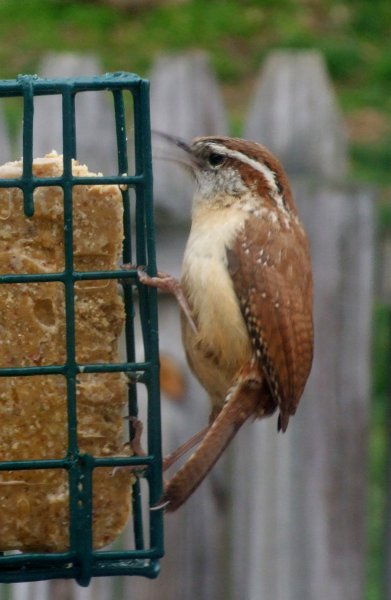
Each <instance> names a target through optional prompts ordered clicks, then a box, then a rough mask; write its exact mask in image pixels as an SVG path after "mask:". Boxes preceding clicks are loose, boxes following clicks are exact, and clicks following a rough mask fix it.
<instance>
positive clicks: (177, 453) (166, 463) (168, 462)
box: [163, 425, 210, 471]
mask: <svg viewBox="0 0 391 600" xmlns="http://www.w3.org/2000/svg"><path fill="white" fill-rule="evenodd" d="M209 427H210V426H209V425H207V426H206V427H204V428H203V429H201V431H198V432H197V433H196V434H194V435H193V436H192V437H191V438H190V439H189V440H187V441H186V442H185V443H184V444H181V445H180V446H179V447H178V448H176V450H174V451H173V452H171V453H170V454H167V456H165V457H164V459H163V471H167V469H169V468H170V467H172V465H173V464H174V463H176V461H177V460H179V459H180V458H181V457H182V456H183V455H184V454H186V452H189V450H191V449H192V448H194V446H196V445H197V444H199V443H200V442H201V441H202V440H203V439H204V437H205V435H206V434H207V432H208V430H209Z"/></svg>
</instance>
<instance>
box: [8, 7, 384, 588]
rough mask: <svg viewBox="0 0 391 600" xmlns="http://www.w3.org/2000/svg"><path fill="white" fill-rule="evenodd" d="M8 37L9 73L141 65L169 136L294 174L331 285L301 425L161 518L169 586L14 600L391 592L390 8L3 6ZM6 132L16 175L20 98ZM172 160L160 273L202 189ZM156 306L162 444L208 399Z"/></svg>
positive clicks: (323, 276)
mask: <svg viewBox="0 0 391 600" xmlns="http://www.w3.org/2000/svg"><path fill="white" fill-rule="evenodd" d="M0 32H1V36H0V77H1V78H5V79H7V78H10V79H11V78H15V77H16V76H17V75H18V74H19V73H38V74H39V75H42V76H51V77H57V76H58V77H61V76H77V75H78V74H79V75H86V74H87V75H90V74H91V75H93V74H100V73H104V72H106V71H119V70H125V71H132V72H136V73H138V74H139V75H142V76H145V77H150V79H151V110H152V124H153V126H154V127H156V129H160V130H162V131H166V132H168V133H172V134H178V135H182V136H183V137H185V138H190V137H192V136H194V135H198V134H215V133H229V134H230V135H236V136H244V137H248V138H252V139H256V140H258V141H261V142H263V143H265V145H268V146H269V147H270V148H271V149H272V150H274V151H275V152H276V154H278V156H280V158H281V159H282V162H283V163H284V165H285V166H286V168H287V170H288V173H289V174H290V177H291V179H292V182H293V187H294V191H295V196H296V198H297V202H298V206H299V209H300V213H301V215H302V218H303V221H304V222H305V224H306V226H307V229H308V231H309V235H310V239H311V243H312V246H313V258H314V271H315V283H316V284H317V290H318V291H317V296H316V322H317V353H316V357H315V364H314V372H313V376H312V378H311V380H310V382H309V385H308V388H307V391H306V395H305V398H304V399H303V408H300V410H299V411H298V415H297V417H296V418H295V419H294V423H292V427H291V426H290V429H291V430H290V431H289V432H288V434H287V436H285V437H284V438H282V437H280V436H278V438H277V436H276V434H275V423H274V421H273V422H267V423H262V424H257V425H254V426H252V425H250V426H249V428H246V429H245V430H243V431H242V432H241V435H242V437H241V440H239V441H238V442H237V443H235V445H234V449H231V450H230V452H229V453H228V456H227V457H226V458H225V459H224V460H223V462H222V464H221V465H219V468H218V469H216V471H215V472H214V473H213V475H212V476H211V477H210V478H209V480H208V482H205V484H204V485H203V488H202V490H200V491H199V492H197V494H196V495H195V496H194V498H192V499H191V501H189V506H186V507H184V508H183V509H182V510H181V514H180V515H178V516H177V515H175V516H173V517H167V519H166V521H167V530H166V533H167V537H166V541H167V543H166V549H167V557H166V558H165V559H164V560H163V561H162V575H161V576H160V579H158V580H157V581H155V582H144V581H136V580H135V579H133V580H130V579H129V580H126V582H125V583H124V582H122V583H121V584H118V583H117V584H116V587H113V588H110V589H109V588H108V587H107V585H106V587H104V588H102V585H101V584H100V582H98V583H99V584H100V585H98V584H96V583H95V582H94V584H93V585H92V587H91V588H90V589H89V590H78V589H77V588H76V587H70V586H68V587H66V588H64V587H62V588H61V587H59V585H58V583H56V582H54V583H52V584H51V587H45V588H43V587H37V586H39V585H40V584H29V585H28V586H26V587H23V586H22V585H19V586H13V588H12V590H11V591H10V588H5V587H4V586H3V591H2V594H3V596H2V597H4V598H5V597H7V598H10V597H12V598H13V597H15V598H20V596H21V595H23V594H24V596H23V597H24V598H29V599H32V598H35V596H36V597H37V598H40V599H41V598H50V597H51V596H52V595H53V594H54V593H56V595H58V597H63V598H64V599H65V598H71V597H72V598H73V597H78V598H79V597H80V598H81V597H83V598H87V597H88V598H90V597H92V596H90V595H88V594H92V593H93V594H94V595H95V596H96V595H99V594H101V595H102V598H103V597H105V598H108V597H112V598H117V597H118V598H122V597H127V598H136V599H141V600H144V599H146V598H150V599H151V600H152V599H154V598H170V599H171V598H173V599H174V598H175V599H176V598H178V599H179V598H180V599H181V600H182V599H189V600H191V599H192V598H196V597H197V598H205V599H209V598H211V599H212V598H214V599H217V600H219V599H220V598H227V599H230V600H232V599H236V598H244V599H245V600H247V599H248V600H257V599H258V598H259V599H261V598H262V600H299V598H300V599H304V600H306V599H307V600H312V599H315V598H316V599H317V600H323V598H325V599H326V598H327V599H328V600H329V599H332V600H339V599H341V600H342V598H343V599H344V600H345V599H351V600H360V599H365V600H383V599H384V598H391V526H390V525H391V503H390V481H391V470H390V457H391V448H390V444H389V437H390V436H389V433H390V427H391V421H390V411H389V400H390V396H391V386H390V370H391V369H390V366H391V361H390V358H391V3H390V2H389V0H242V1H233V0H226V1H224V0H171V1H170V0H101V1H98V0H96V1H93V0H91V1H87V0H84V1H82V0H79V1H68V0H24V1H23V2H18V1H15V0H1V2H0ZM91 106H93V107H94V110H96V111H97V112H96V113H93V114H92V116H91V112H92V109H91ZM19 108H20V107H19ZM57 108H58V109H59V108H60V107H57ZM82 110H83V109H82V107H81V106H80V115H81V116H80V118H79V123H80V129H81V130H83V132H85V133H83V136H84V137H85V139H87V138H88V136H89V134H91V132H92V133H93V130H94V123H96V122H98V121H99V122H100V123H101V124H102V127H106V128H108V129H110V127H111V124H110V123H111V122H110V123H109V124H107V123H106V124H105V123H104V118H102V120H100V117H99V115H101V114H103V113H104V109H103V112H102V109H101V108H99V106H96V105H95V103H92V104H91V105H90V106H87V107H85V113H84V115H85V116H84V117H83V116H82V114H83V113H82ZM55 111H56V108H55V107H54V106H52V107H51V108H50V111H49V112H51V113H53V115H55V116H53V117H48V108H47V107H46V108H45V107H44V106H42V107H41V110H38V107H37V111H36V116H37V119H38V120H39V119H40V120H41V121H40V123H41V125H40V126H39V127H40V129H41V135H40V136H39V135H38V133H37V136H36V137H37V140H36V142H35V143H36V144H37V145H36V146H35V150H36V151H37V152H40V153H41V152H47V151H50V150H51V149H52V147H56V145H57V149H59V150H61V147H58V144H59V143H61V142H58V141H57V139H56V137H55V136H56V135H57V134H56V133H55V129H56V125H55V122H57V124H58V118H59V117H58V114H59V113H55ZM99 111H101V112H99ZM94 115H98V116H94ZM51 119H52V120H51ZM88 119H92V121H91V120H90V121H89V120H88ZM83 124H84V125H83ZM0 125H1V132H2V140H3V141H2V144H0V146H1V147H0V155H1V160H2V162H4V161H6V160H8V159H9V158H11V159H15V158H18V156H20V110H18V109H17V108H16V107H15V104H14V103H12V102H5V103H4V107H3V116H2V121H1V123H0ZM37 127H38V125H37ZM108 129H106V131H108ZM37 131H38V130H37ZM45 136H46V137H45ZM108 137H109V136H108ZM108 137H106V135H105V138H104V139H108ZM89 139H91V136H90V138H89ZM80 146H81V147H80V150H81V154H82V156H81V159H82V160H83V161H86V162H87V163H89V165H90V166H92V167H93V168H95V169H101V170H103V171H105V170H110V167H111V164H112V163H110V157H109V155H108V154H107V153H106V155H105V154H104V155H103V156H102V157H98V158H97V157H96V156H95V158H94V156H93V155H94V150H93V148H94V146H95V147H96V144H95V143H94V141H93V138H92V141H91V145H90V146H88V144H87V145H86V146H85V147H84V148H83V147H82V144H81V145H80ZM91 148H92V149H91ZM96 153H97V150H95V154H96ZM165 153H167V149H164V148H159V147H156V148H154V157H155V158H156V162H155V165H154V167H155V171H154V172H155V198H156V219H157V236H158V264H159V267H160V268H161V269H162V270H165V271H169V272H171V273H173V274H176V275H177V274H178V273H179V270H180V261H181V253H182V250H183V246H184V243H185V239H186V235H187V231H188V227H189V219H190V198H191V187H190V183H189V182H188V181H187V180H186V178H185V177H184V176H183V175H180V174H178V172H177V169H176V167H175V165H174V166H173V165H170V164H168V163H167V162H165V161H162V160H159V159H160V158H162V155H163V158H164V156H165ZM94 161H96V164H94ZM105 161H106V162H105ZM160 305H161V309H160V310H161V315H160V320H161V323H162V327H161V348H162V392H163V401H164V405H163V417H164V423H163V438H164V445H165V450H166V451H168V450H171V449H172V448H173V447H175V446H176V445H177V444H178V443H180V442H181V441H183V440H184V439H186V438H187V436H188V435H190V434H191V433H194V432H195V431H196V430H197V429H198V428H199V427H200V426H202V424H203V423H205V422H206V419H207V403H206V399H205V394H204V392H203V391H202V390H201V389H200V388H199V387H198V385H197V384H196V383H195V382H194V381H193V380H192V379H191V377H190V375H189V373H188V369H187V367H186V363H185V359H184V357H183V353H182V350H181V347H180V341H179V340H180V332H179V325H178V318H177V309H176V306H175V303H173V301H172V300H171V299H170V298H166V297H161V302H160ZM34 586H35V587H34ZM94 586H97V587H94ZM5 589H7V590H8V591H7V592H6V591H4V590H5ZM91 590H92V591H91ZM61 594H62V596H61Z"/></svg>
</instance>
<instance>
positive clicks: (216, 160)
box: [208, 152, 225, 167]
mask: <svg viewBox="0 0 391 600" xmlns="http://www.w3.org/2000/svg"><path fill="white" fill-rule="evenodd" d="M224 161H225V156H223V154H216V153H215V152H213V153H212V154H210V155H209V157H208V162H209V164H210V165H211V167H218V166H219V165H222V164H223V162H224Z"/></svg>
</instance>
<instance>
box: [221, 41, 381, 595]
mask: <svg viewBox="0 0 391 600" xmlns="http://www.w3.org/2000/svg"><path fill="white" fill-rule="evenodd" d="M285 56H286V60H285V61H284V54H283V53H278V54H277V56H274V57H273V56H272V57H271V58H270V60H269V61H268V63H267V64H266V67H265V72H264V77H263V76H262V77H261V84H260V89H261V90H262V94H261V95H260V94H258V115H259V121H258V124H257V123H256V120H255V109H254V108H253V111H252V113H251V115H250V118H249V121H250V124H249V125H248V126H247V128H246V131H247V135H250V131H251V134H252V138H253V139H254V138H255V139H257V140H259V141H261V142H262V143H265V144H266V145H268V146H270V147H273V150H274V151H275V152H276V153H277V154H278V155H280V156H281V155H282V156H283V157H284V156H285V153H286V152H289V153H292V154H293V155H295V156H296V157H297V158H296V159H295V158H293V160H291V159H290V158H289V157H287V160H286V161H285V162H287V163H288V168H289V173H290V176H291V180H292V181H293V183H294V186H293V187H294V193H295V197H296V200H297V204H298V207H299V211H300V214H301V216H302V219H303V221H304V223H305V225H306V228H307V231H308V233H309V237H310V240H311V246H312V259H313V267H314V280H315V357H314V365H313V370H312V375H311V377H310V380H309V382H308V385H307V388H306V392H305V395H304V398H303V400H302V403H301V406H300V407H299V410H298V414H297V416H296V417H295V418H294V419H292V422H291V423H290V426H289V428H290V431H288V433H287V434H286V436H285V439H282V437H280V436H278V437H277V435H276V433H275V431H274V429H275V423H270V422H267V421H265V422H264V423H260V424H255V425H254V426H253V427H251V428H250V426H249V427H248V431H247V432H246V435H245V436H243V435H242V436H241V437H240V439H238V440H237V441H236V448H235V453H234V469H233V479H234V482H235V488H234V491H233V494H232V496H233V502H234V510H233V511H232V515H233V524H232V528H233V536H232V543H233V545H235V540H236V539H237V538H238V536H239V535H240V532H241V535H242V536H243V537H244V539H245V540H246V538H247V544H246V543H245V542H242V543H243V546H244V548H243V550H244V554H242V555H241V556H239V557H238V556H237V555H236V553H235V554H234V553H233V552H232V563H233V568H232V576H233V583H232V588H233V591H234V593H233V596H232V598H235V597H237V594H238V593H239V591H241V593H242V595H243V596H244V597H246V598H249V600H257V599H258V598H273V599H274V600H299V599H300V600H310V599H313V598H315V597H316V598H317V600H323V598H324V599H325V600H326V598H327V600H341V599H342V598H343V599H349V600H350V599H351V600H358V599H359V598H360V597H362V593H363V577H364V557H365V539H364V531H365V513H364V509H365V500H366V493H365V492H366V484H367V479H366V475H367V473H366V452H367V435H366V434H367V426H368V408H369V369H370V360H369V349H370V324H371V306H372V293H373V246H374V243H373V242H374V240H373V231H374V215H373V193H372V192H371V191H370V190H367V189H361V188H359V187H348V186H342V185H340V186H336V185H334V183H333V181H334V180H335V179H341V177H342V175H343V168H342V167H341V165H346V159H345V156H344V152H345V148H344V146H343V143H342V139H343V138H341V131H340V126H339V125H338V123H339V116H338V114H336V115H333V114H331V113H330V107H331V106H332V105H333V95H332V93H331V91H330V87H329V84H328V83H327V80H326V79H325V77H324V71H323V66H322V63H321V62H320V60H319V59H318V58H316V56H314V55H313V54H310V55H309V56H307V55H306V54H298V55H295V54H293V55H289V54H286V55H285ZM277 66H279V67H281V69H277V68H276V67H277ZM303 77H304V78H305V80H306V91H305V92H304V91H303V89H302V86H303ZM322 81H323V83H322ZM288 91H289V93H288ZM303 97H305V98H312V110H311V112H310V113H308V114H307V115H306V116H305V117H304V118H296V119H291V118H292V115H293V114H296V111H298V110H299V107H300V102H301V99H302V98H303ZM318 97H319V99H320V100H319V103H317V102H316V99H317V98H318ZM308 104H309V102H307V103H304V105H303V106H304V107H305V106H308ZM272 107H275V109H273V108H272ZM284 107H285V108H284ZM274 110H275V114H274ZM265 115H266V116H265ZM277 115H280V116H281V115H284V117H283V118H281V119H280V120H279V119H278V118H277ZM270 121H272V122H273V125H274V129H273V131H275V138H274V140H273V141H272V138H271V129H270ZM290 123H291V127H290ZM300 123H301V126H300ZM281 128H282V129H283V132H281V131H280V129H281ZM317 131H318V132H320V131H324V132H325V135H327V136H328V140H329V141H328V142H327V144H325V145H323V144H322V142H321V141H320V143H319V145H318V146H317V147H316V148H315V147H313V146H312V138H313V136H314V134H315V135H316V137H317V138H319V135H320V133H318V134H316V132H317ZM295 140H297V141H296V143H295ZM307 140H308V145H307ZM330 147H335V148H336V149H337V151H336V152H335V154H333V153H331V154H329V148H330ZM308 148H310V149H311V148H312V150H311V152H310V154H307V152H308ZM326 165H327V167H326ZM304 172H306V174H307V178H306V179H304V180H301V181H300V180H298V179H297V175H298V174H300V175H303V174H304ZM316 176H317V177H318V179H320V181H319V183H318V182H316V183H315V179H314V177H316ZM326 177H327V179H326ZM328 180H329V181H330V182H328ZM246 459H247V460H249V469H248V470H247V471H246V470H245V469H244V465H243V463H244V461H245V460H246ZM243 488H244V489H245V492H243ZM236 493H237V494H238V495H239V497H240V498H241V497H242V495H243V494H244V497H245V502H246V503H247V506H248V510H247V511H246V512H247V514H246V515H242V514H241V506H239V502H236ZM248 513H250V516H249V514H248ZM243 520H244V521H245V522H243ZM246 523H247V529H246V528H245V526H246ZM246 570H247V573H246Z"/></svg>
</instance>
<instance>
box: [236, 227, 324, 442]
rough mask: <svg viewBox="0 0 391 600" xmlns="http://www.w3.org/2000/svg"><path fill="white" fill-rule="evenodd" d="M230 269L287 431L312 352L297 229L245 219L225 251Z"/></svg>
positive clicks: (305, 257) (306, 269) (302, 241)
mask: <svg viewBox="0 0 391 600" xmlns="http://www.w3.org/2000/svg"><path fill="white" fill-rule="evenodd" d="M227 259H228V270H229V273H230V275H231V277H232V281H233V284H234V289H235V292H236V294H237V296H238V298H239V301H240V305H241V309H242V313H243V316H244V319H245V321H246V324H247V328H248V331H249V334H250V336H251V340H252V344H253V348H254V352H255V354H256V357H257V359H258V360H259V364H260V365H261V368H262V370H263V372H264V374H265V377H266V379H267V382H268V385H269V389H270V392H271V395H272V397H273V399H274V401H275V402H276V404H277V405H278V407H279V409H280V417H279V429H282V430H283V431H285V429H286V427H287V425H288V421H289V416H290V415H292V414H294V413H295V410H296V408H297V405H298V402H299V400H300V397H301V395H302V393H303V389H304V386H305V383H306V381H307V378H308V375H309V372H310V369H311V363H312V353H313V324H312V276H311V264H310V258H309V251H308V243H307V240H306V237H305V234H304V232H303V229H302V228H301V226H300V224H299V223H298V222H297V221H296V220H293V221H291V222H290V223H289V226H287V224H279V223H274V222H272V221H270V222H266V221H265V219H264V218H262V219H261V218H256V217H254V216H252V217H251V218H249V219H248V220H247V221H246V223H245V226H244V229H243V231H242V232H241V233H240V234H239V236H238V237H237V238H236V240H235V242H234V244H233V246H232V247H231V248H229V249H227Z"/></svg>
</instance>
